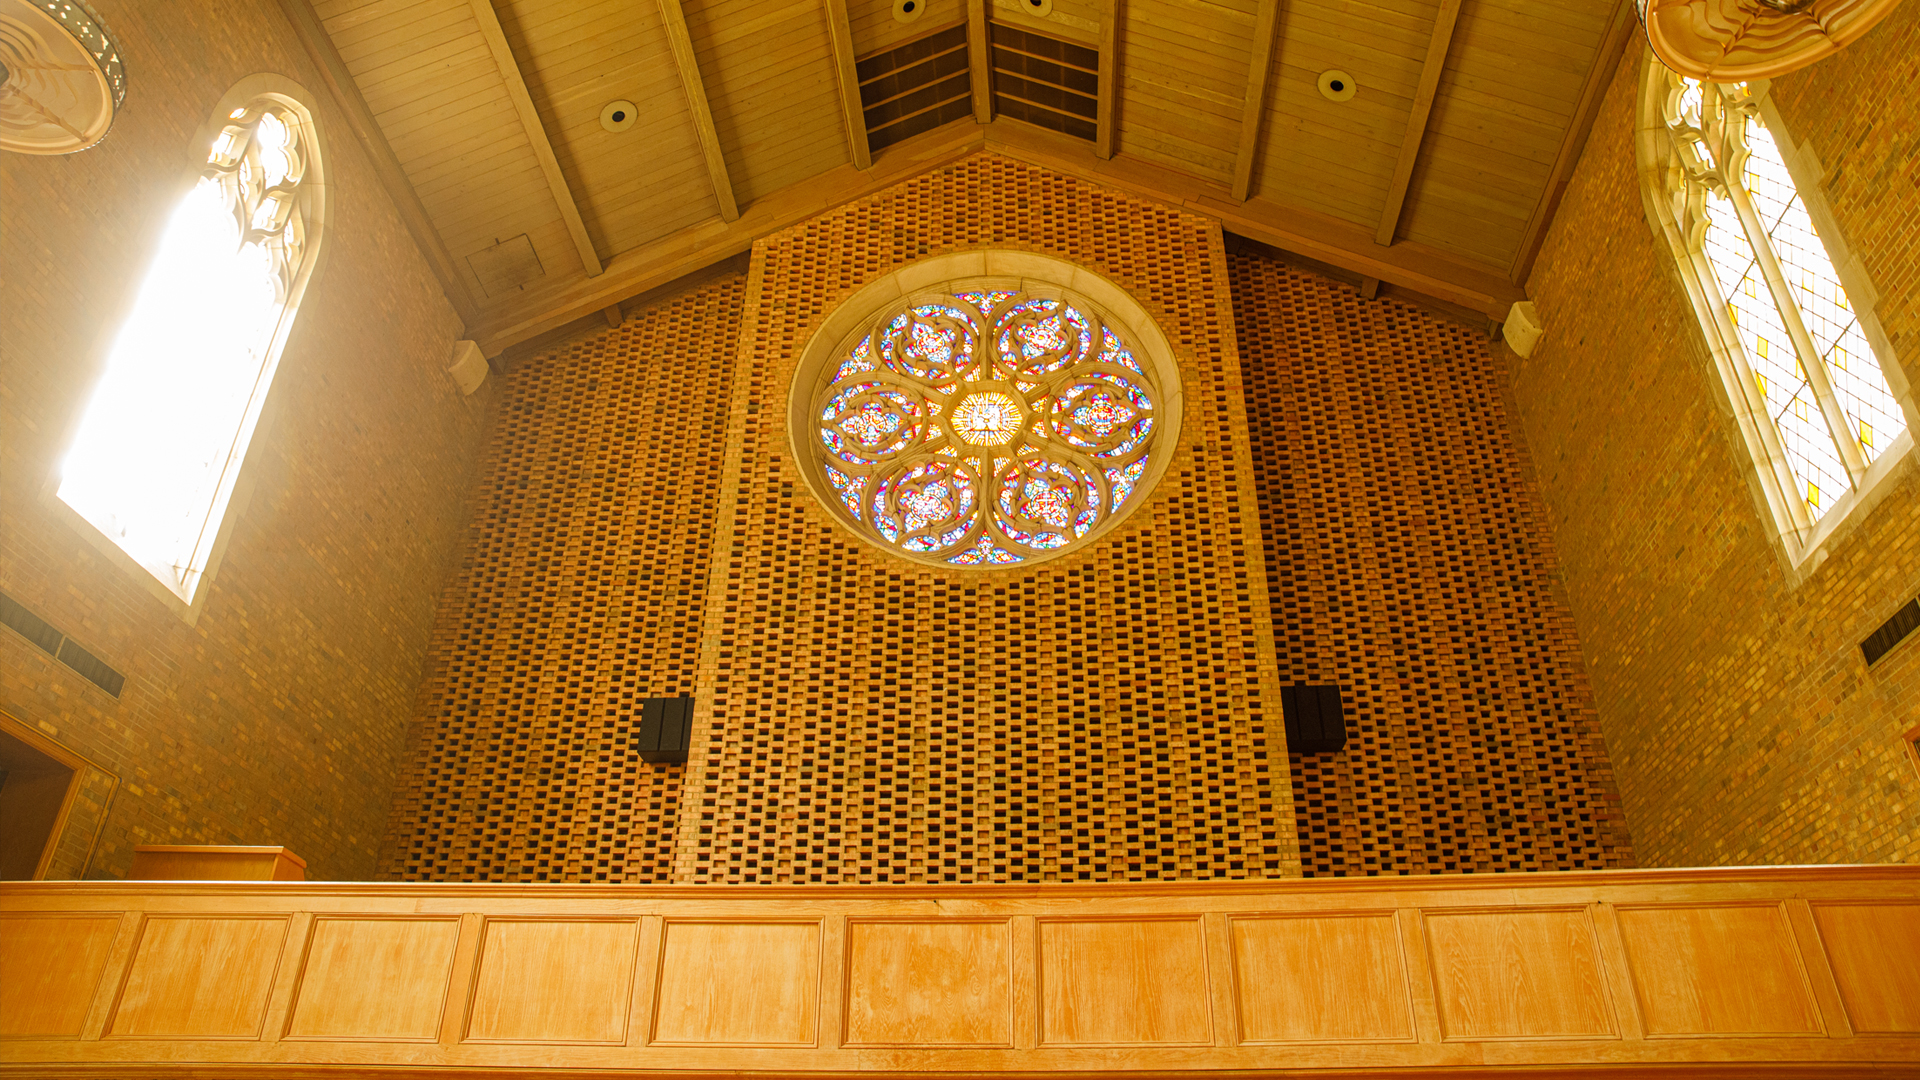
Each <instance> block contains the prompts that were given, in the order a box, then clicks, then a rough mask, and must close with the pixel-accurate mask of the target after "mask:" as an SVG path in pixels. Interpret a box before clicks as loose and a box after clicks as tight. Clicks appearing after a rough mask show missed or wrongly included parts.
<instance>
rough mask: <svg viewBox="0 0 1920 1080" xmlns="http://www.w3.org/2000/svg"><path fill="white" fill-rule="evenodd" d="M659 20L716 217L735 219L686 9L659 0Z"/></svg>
mask: <svg viewBox="0 0 1920 1080" xmlns="http://www.w3.org/2000/svg"><path fill="white" fill-rule="evenodd" d="M660 22H661V23H662V24H663V25H664V26H665V27H666V31H667V42H668V43H669V44H670V45H672V46H673V63H674V66H675V67H677V68H679V69H680V86H681V88H682V89H684V90H685V91H686V92H687V110H688V111H689V112H691V113H692V114H693V130H694V133H695V134H697V135H698V136H699V137H700V151H701V152H702V153H703V154H705V155H706V158H707V175H708V176H709V177H711V178H712V179H713V196H714V198H716V199H718V200H720V220H721V221H738V220H739V218H740V204H739V203H738V202H736V201H734V197H733V181H732V180H731V179H730V178H728V176H727V154H726V151H725V150H722V149H721V147H720V130H719V129H718V128H716V127H714V126H713V110H712V109H711V108H710V107H708V105H707V84H706V81H705V80H704V79H702V78H701V77H700V60H699V58H698V57H697V56H695V55H694V52H693V35H692V34H690V33H688V32H687V13H686V11H685V10H684V9H682V8H681V6H680V0H660Z"/></svg>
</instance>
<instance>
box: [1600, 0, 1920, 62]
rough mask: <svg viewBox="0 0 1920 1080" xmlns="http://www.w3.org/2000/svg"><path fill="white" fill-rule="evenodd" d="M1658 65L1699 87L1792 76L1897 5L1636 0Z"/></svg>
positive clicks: (1866, 0) (1888, 1)
mask: <svg viewBox="0 0 1920 1080" xmlns="http://www.w3.org/2000/svg"><path fill="white" fill-rule="evenodd" d="M1635 3H1636V5H1637V6H1638V7H1639V9H1640V21H1641V23H1642V24H1644V25H1645V26H1646V29H1647V41H1648V43H1649V44H1651V45H1652V46H1653V53H1654V55H1655V56H1658V57H1659V58H1660V62H1661V63H1663V64H1665V65H1667V66H1668V67H1670V68H1672V69H1673V70H1675V71H1677V72H1679V73H1680V74H1682V75H1685V76H1687V77H1689V78H1694V79H1701V80H1704V81H1706V82H1746V81H1748V80H1752V79H1771V78H1775V77H1777V76H1780V75H1785V74H1787V73H1788V72H1790V71H1798V70H1799V69H1801V68H1803V67H1806V66H1807V65H1808V64H1811V63H1813V62H1814V61H1816V60H1822V59H1825V58H1826V57H1827V56H1829V55H1831V54H1832V53H1835V52H1838V51H1839V50H1840V49H1843V48H1845V47H1846V46H1848V45H1851V44H1852V43H1853V42H1854V41H1856V40H1858V39H1859V37H1860V36H1861V35H1862V34H1865V33H1866V32H1867V31H1868V30H1871V29H1873V27H1874V25H1875V24H1876V23H1878V22H1879V21H1880V20H1881V19H1883V18H1886V16H1887V13H1888V12H1890V11H1892V10H1893V7H1894V5H1895V4H1897V3H1899V0H1635Z"/></svg>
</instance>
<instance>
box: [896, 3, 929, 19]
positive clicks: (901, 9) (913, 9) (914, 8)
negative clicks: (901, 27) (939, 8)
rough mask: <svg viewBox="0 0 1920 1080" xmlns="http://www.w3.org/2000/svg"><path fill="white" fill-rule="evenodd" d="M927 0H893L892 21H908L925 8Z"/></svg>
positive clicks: (917, 15)
mask: <svg viewBox="0 0 1920 1080" xmlns="http://www.w3.org/2000/svg"><path fill="white" fill-rule="evenodd" d="M928 2H929V0H893V21H894V22H903V23H910V22H912V21H913V20H915V19H917V18H919V17H920V13H921V12H923V11H925V10H927V4H928Z"/></svg>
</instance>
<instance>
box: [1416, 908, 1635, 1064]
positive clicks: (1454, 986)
mask: <svg viewBox="0 0 1920 1080" xmlns="http://www.w3.org/2000/svg"><path fill="white" fill-rule="evenodd" d="M1426 932H1427V953H1428V958H1429V962H1430V963H1431V964H1432V970H1433V982H1434V996H1435V999H1436V1001H1437V1002H1438V1004H1439V1007H1440V1030H1441V1034H1442V1035H1443V1036H1444V1037H1445V1038H1448V1039H1530V1038H1562V1039H1566V1038H1605V1037H1609V1036H1614V1035H1617V1034H1618V1033H1619V1028H1618V1027H1617V1025H1616V1024H1615V1022H1614V1018H1613V1008H1612V1003H1611V1002H1610V1001H1609V1000H1608V996H1607V986H1606V977H1605V974H1604V972H1603V971H1602V970H1601V966H1600V954H1599V951H1598V947H1597V945H1596V943H1595V940H1594V929H1593V919H1592V917H1591V916H1590V915H1588V913H1587V911H1586V909H1584V908H1574V909H1567V910H1557V911H1473V912H1447V913H1445V914H1429V915H1428V916H1427V919H1426Z"/></svg>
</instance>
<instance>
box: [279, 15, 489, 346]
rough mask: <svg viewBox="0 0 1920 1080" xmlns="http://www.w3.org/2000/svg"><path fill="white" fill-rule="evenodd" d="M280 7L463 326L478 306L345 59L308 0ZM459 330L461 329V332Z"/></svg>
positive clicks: (474, 313)
mask: <svg viewBox="0 0 1920 1080" xmlns="http://www.w3.org/2000/svg"><path fill="white" fill-rule="evenodd" d="M280 7H281V9H282V10H283V11H285V12H286V15H287V20H288V21H289V22H291V23H293V31H294V34H295V35H297V36H298V37H299V38H300V44H301V45H303V46H305V47H306V50H307V55H308V56H309V57H310V58H311V59H312V60H313V63H314V66H315V67H317V68H319V69H320V78H321V80H322V81H323V82H325V83H326V84H327V90H328V91H329V92H330V93H331V94H332V95H333V100H334V102H335V103H336V104H337V105H339V106H340V111H341V112H343V113H345V114H346V121H347V128H348V129H349V130H351V131H352V132H353V134H354V138H355V139H357V140H358V141H359V143H360V148H361V150H363V151H365V153H366V155H367V157H368V158H369V159H370V160H371V161H372V163H373V171H374V175H376V176H378V177H379V178H380V184H381V186H382V187H384V188H385V189H386V191H387V197H388V198H389V199H392V200H393V206H394V209H395V210H396V211H398V212H399V214H400V221H401V223H402V224H404V225H405V226H406V227H407V232H408V233H409V234H410V235H412V237H413V243H414V246H415V247H418V248H419V249H420V254H421V257H423V258H425V259H426V260H427V268H428V269H429V270H431V271H433V276H434V278H435V279H436V280H438V281H439V282H440V291H441V292H442V293H443V294H445V295H446V298H447V303H449V304H451V305H453V310H454V313H455V314H457V315H459V316H460V321H461V323H463V324H464V325H465V326H469V327H470V326H472V325H473V324H474V321H475V316H476V314H477V313H478V310H479V306H478V305H477V304H476V303H475V302H474V298H473V293H472V292H470V291H469V290H468V289H467V282H466V279H465V278H464V277H462V276H461V274H460V265H459V264H458V263H456V262H454V260H453V254H452V252H449V251H448V250H447V243H446V241H445V240H444V239H442V238H441V236H440V229H439V227H438V226H436V225H435V224H434V223H433V217H432V215H430V214H428V213H427V208H426V205H425V204H424V203H422V202H421V201H420V193H419V192H418V191H415V190H414V187H413V180H412V179H411V178H410V177H408V176H407V170H406V167H405V166H403V165H401V164H400V158H399V156H398V155H396V154H395V153H394V152H393V144H392V143H389V142H388V141H387V133H386V131H385V130H383V129H382V128H381V127H380V121H379V120H378V119H376V118H375V117H374V115H373V110H372V109H370V108H368V107H367V99H366V98H365V97H363V96H361V94H360V84H359V83H356V82H354V81H353V72H352V71H351V70H350V69H349V68H348V67H347V64H346V61H344V60H342V59H341V58H340V50H339V49H338V48H337V47H335V45H334V43H333V37H332V35H330V34H328V33H327V27H326V24H325V23H323V22H321V21H320V15H319V13H318V12H316V11H314V10H313V4H312V3H311V2H310V0H280ZM463 332H464V331H463Z"/></svg>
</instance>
